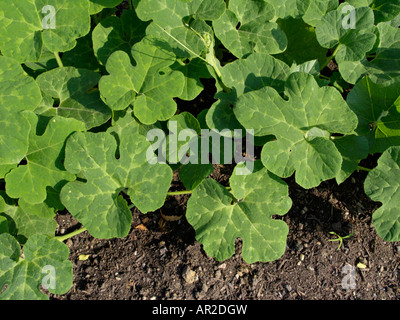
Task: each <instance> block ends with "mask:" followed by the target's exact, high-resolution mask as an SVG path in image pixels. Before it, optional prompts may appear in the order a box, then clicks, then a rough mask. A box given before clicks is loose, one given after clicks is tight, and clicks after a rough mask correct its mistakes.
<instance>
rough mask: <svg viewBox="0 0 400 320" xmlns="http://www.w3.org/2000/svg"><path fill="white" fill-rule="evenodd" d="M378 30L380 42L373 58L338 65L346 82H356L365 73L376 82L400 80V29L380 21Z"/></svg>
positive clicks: (386, 82) (388, 82) (387, 82)
mask: <svg viewBox="0 0 400 320" xmlns="http://www.w3.org/2000/svg"><path fill="white" fill-rule="evenodd" d="M378 30H379V35H380V43H379V46H378V49H377V51H376V55H375V58H374V59H372V60H371V61H369V60H367V59H363V60H361V61H357V62H343V63H342V64H340V65H339V71H340V73H341V75H342V77H343V78H344V80H346V81H347V82H349V83H352V84H356V83H357V82H358V81H359V80H360V79H361V78H362V77H363V76H365V75H369V77H370V78H371V80H372V81H373V82H374V83H377V84H383V85H391V84H393V83H395V82H400V30H399V28H397V27H392V26H390V25H389V24H387V23H380V24H379V25H378Z"/></svg>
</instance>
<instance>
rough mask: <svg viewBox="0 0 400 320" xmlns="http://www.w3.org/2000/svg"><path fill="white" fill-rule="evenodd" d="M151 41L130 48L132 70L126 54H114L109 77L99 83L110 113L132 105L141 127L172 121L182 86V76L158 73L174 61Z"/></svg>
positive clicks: (166, 72) (110, 61)
mask: <svg viewBox="0 0 400 320" xmlns="http://www.w3.org/2000/svg"><path fill="white" fill-rule="evenodd" d="M153 41H157V40H155V39H153V40H151V39H148V38H147V40H142V41H141V42H139V43H137V44H135V45H134V46H133V47H132V56H133V58H134V59H135V61H136V66H135V67H133V66H132V64H131V62H130V58H129V56H128V54H126V53H125V52H123V51H116V52H114V53H113V54H112V55H111V56H110V58H109V59H108V61H107V71H108V72H109V74H110V75H108V76H103V77H102V78H101V79H100V83H99V89H100V93H101V95H102V97H103V99H104V101H105V102H106V103H107V105H108V106H109V107H110V108H111V109H113V110H123V109H126V108H127V107H128V106H129V105H130V104H133V105H134V114H135V116H136V117H137V118H138V120H139V121H140V122H142V123H143V124H153V123H155V122H156V121H165V120H168V119H169V118H171V117H172V116H173V115H174V114H175V112H176V110H177V106H176V103H175V101H174V100H173V97H177V96H179V95H181V93H182V91H183V87H184V82H185V81H184V76H183V74H182V73H181V72H178V71H168V70H166V71H164V72H161V70H162V69H165V68H166V67H168V66H170V65H172V64H173V63H174V62H175V60H176V57H175V55H174V54H173V53H172V52H171V51H169V50H167V49H164V47H161V46H157V45H155V43H154V42H153ZM162 45H165V43H162Z"/></svg>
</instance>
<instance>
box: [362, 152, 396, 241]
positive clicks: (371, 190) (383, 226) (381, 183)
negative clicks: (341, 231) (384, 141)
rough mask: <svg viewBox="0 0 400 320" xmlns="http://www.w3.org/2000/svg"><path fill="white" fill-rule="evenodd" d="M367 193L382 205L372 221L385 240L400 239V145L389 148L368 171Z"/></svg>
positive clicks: (365, 185)
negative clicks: (374, 166) (375, 165)
mask: <svg viewBox="0 0 400 320" xmlns="http://www.w3.org/2000/svg"><path fill="white" fill-rule="evenodd" d="M364 189H365V193H366V194H367V195H368V196H369V197H370V198H371V199H372V200H374V201H378V202H381V203H382V206H381V207H380V208H379V209H378V210H376V211H375V212H374V214H373V215H372V223H373V224H374V226H375V229H376V231H377V233H378V234H379V236H380V237H381V238H382V239H384V240H385V241H400V209H399V201H400V194H399V190H400V147H398V146H396V147H391V148H389V149H387V150H386V151H385V152H384V153H383V154H382V156H381V157H380V158H379V160H378V166H377V167H376V168H374V169H373V170H372V171H371V172H369V173H368V176H367V178H366V179H365V183H364Z"/></svg>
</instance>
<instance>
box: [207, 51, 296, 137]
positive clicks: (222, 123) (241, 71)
mask: <svg viewBox="0 0 400 320" xmlns="http://www.w3.org/2000/svg"><path fill="white" fill-rule="evenodd" d="M221 74H222V80H223V82H224V83H225V85H226V86H227V87H229V88H232V92H231V93H230V94H225V93H222V92H219V93H217V94H216V96H215V97H216V98H218V99H220V100H218V101H217V102H215V103H214V104H213V105H212V106H211V108H210V110H209V111H208V113H207V116H206V121H207V125H208V127H209V128H210V129H213V130H214V129H215V130H218V131H219V132H220V133H221V134H222V135H223V136H225V135H226V134H225V133H224V132H223V130H225V129H229V130H228V131H227V134H228V135H229V136H232V134H233V132H234V130H235V129H243V126H242V125H241V124H240V123H239V122H238V120H237V119H236V116H235V115H234V113H233V109H232V105H233V104H234V103H235V102H236V100H237V98H238V97H240V96H241V95H242V94H243V93H245V92H249V91H254V90H258V89H260V88H262V87H264V86H270V87H273V88H275V89H276V90H278V91H279V92H283V91H284V88H285V81H286V79H287V78H288V76H289V74H290V68H289V66H288V65H287V64H286V63H284V62H282V61H280V60H278V59H276V58H274V57H272V56H270V55H269V54H264V53H253V54H251V55H249V56H248V57H247V58H246V59H238V60H235V61H234V62H231V63H228V64H226V65H225V66H224V67H223V68H222V69H221ZM242 135H244V131H243V133H242Z"/></svg>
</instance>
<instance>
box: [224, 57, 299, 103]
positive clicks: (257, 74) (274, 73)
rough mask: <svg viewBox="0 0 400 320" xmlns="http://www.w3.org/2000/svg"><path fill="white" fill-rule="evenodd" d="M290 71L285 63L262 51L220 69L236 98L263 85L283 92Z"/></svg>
mask: <svg viewBox="0 0 400 320" xmlns="http://www.w3.org/2000/svg"><path fill="white" fill-rule="evenodd" d="M290 73H291V72H290V68H289V66H288V65H287V64H286V63H284V62H282V61H280V60H278V59H276V58H274V57H272V56H270V55H269V54H263V53H253V54H251V55H249V56H248V57H247V58H246V59H238V60H236V61H234V62H231V63H228V64H226V65H225V66H224V67H223V68H222V69H221V74H222V80H223V81H224V83H225V85H226V86H228V87H229V88H232V89H233V91H234V93H235V96H236V98H237V97H240V96H241V95H242V94H243V93H246V92H249V91H254V90H258V89H260V88H262V87H265V86H269V87H273V88H275V89H276V90H277V91H278V92H283V90H284V88H285V81H286V79H287V77H288V76H289V74H290Z"/></svg>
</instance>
